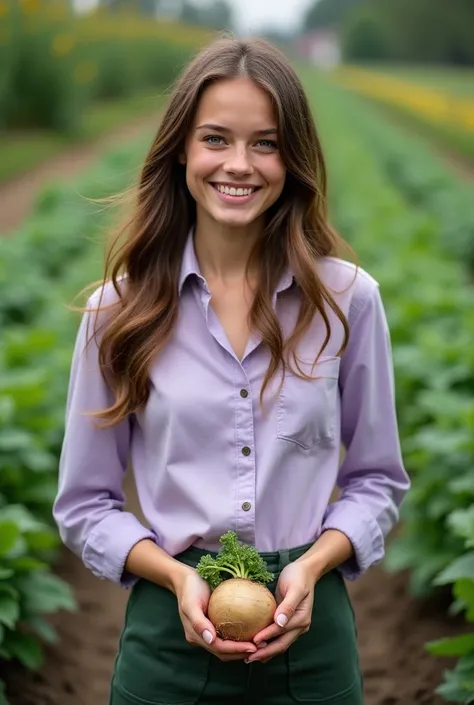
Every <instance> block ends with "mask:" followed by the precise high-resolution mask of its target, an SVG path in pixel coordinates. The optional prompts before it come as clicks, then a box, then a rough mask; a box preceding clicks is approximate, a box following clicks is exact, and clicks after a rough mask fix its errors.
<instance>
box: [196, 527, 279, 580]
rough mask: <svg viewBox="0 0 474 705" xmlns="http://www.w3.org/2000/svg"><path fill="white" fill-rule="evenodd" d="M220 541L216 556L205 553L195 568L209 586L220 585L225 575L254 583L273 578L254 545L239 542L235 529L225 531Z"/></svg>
mask: <svg viewBox="0 0 474 705" xmlns="http://www.w3.org/2000/svg"><path fill="white" fill-rule="evenodd" d="M220 543H221V544H222V548H221V550H220V551H219V553H218V554H217V556H216V558H213V557H212V556H211V555H210V554H206V555H205V556H203V557H202V558H201V560H200V561H199V563H198V565H197V568H196V570H197V572H198V574H199V575H200V576H201V577H202V578H203V579H204V580H207V582H208V583H209V585H210V586H211V588H216V587H217V586H218V585H220V583H221V582H222V581H223V580H224V579H225V577H227V578H228V577H231V578H242V579H243V580H252V581H254V582H256V583H269V582H271V581H272V580H273V577H274V576H273V575H272V573H269V572H268V570H267V567H266V564H265V561H264V560H263V558H262V557H261V556H260V554H259V553H258V552H257V550H256V549H255V548H254V546H249V545H247V544H244V543H241V542H240V541H239V540H238V537H237V534H236V533H235V531H226V533H225V534H223V535H222V536H221V538H220ZM222 574H224V575H222Z"/></svg>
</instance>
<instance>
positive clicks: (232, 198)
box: [210, 183, 260, 203]
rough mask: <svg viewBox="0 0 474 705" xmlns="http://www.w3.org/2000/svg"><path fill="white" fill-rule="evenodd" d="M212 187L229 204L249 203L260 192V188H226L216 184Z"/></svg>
mask: <svg viewBox="0 0 474 705" xmlns="http://www.w3.org/2000/svg"><path fill="white" fill-rule="evenodd" d="M210 185H211V186H212V188H213V189H214V191H216V192H217V193H218V195H219V196H220V198H221V199H222V200H224V201H226V202H227V203H247V202H248V201H249V200H251V199H252V197H253V196H254V194H255V193H256V192H257V191H259V190H260V186H246V187H244V186H226V185H224V184H215V183H214V184H212V183H211V184H210Z"/></svg>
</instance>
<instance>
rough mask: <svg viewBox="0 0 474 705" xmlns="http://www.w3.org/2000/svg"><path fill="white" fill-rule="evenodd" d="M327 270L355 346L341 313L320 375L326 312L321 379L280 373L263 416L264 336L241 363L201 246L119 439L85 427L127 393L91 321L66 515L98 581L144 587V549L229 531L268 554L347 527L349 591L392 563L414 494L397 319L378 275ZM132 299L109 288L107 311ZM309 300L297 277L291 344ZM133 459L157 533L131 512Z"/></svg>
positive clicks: (284, 320) (287, 306)
mask: <svg viewBox="0 0 474 705" xmlns="http://www.w3.org/2000/svg"><path fill="white" fill-rule="evenodd" d="M318 273H319V277H320V279H321V281H322V282H323V283H324V284H325V285H326V286H327V287H328V288H329V289H330V291H331V293H332V295H333V297H334V299H335V301H336V302H337V304H338V306H339V307H340V308H341V310H342V311H343V313H344V314H345V316H346V317H347V318H348V321H349V325H350V339H349V344H348V347H347V348H346V350H345V351H344V352H343V353H342V354H340V355H338V352H339V350H340V347H341V344H342V342H343V336H344V330H343V326H342V324H341V322H340V320H339V319H338V318H337V316H336V315H335V314H334V313H333V311H332V310H331V309H330V308H329V307H328V311H327V313H328V316H329V319H330V324H331V337H330V341H329V345H328V346H327V347H326V348H325V350H324V352H323V354H322V356H321V357H320V359H319V361H318V363H317V364H316V365H315V367H314V370H313V362H314V360H315V357H316V355H317V353H318V351H319V349H320V347H321V344H322V342H323V340H324V338H325V334H326V330H325V326H324V323H323V320H322V317H321V316H320V314H317V315H315V316H314V319H313V321H312V323H311V325H310V327H309V329H308V331H307V332H306V334H305V336H304V337H303V339H302V340H301V341H300V344H299V347H298V350H297V353H298V358H299V365H300V367H301V369H302V370H304V371H305V372H306V373H308V374H310V375H311V376H312V377H313V379H311V380H306V379H302V378H300V377H298V376H297V375H295V374H294V372H291V370H290V371H287V372H286V375H285V378H284V381H283V384H282V385H281V375H280V374H279V373H277V375H276V376H275V377H274V378H273V379H272V381H271V383H270V385H269V386H268V387H267V390H266V392H265V395H264V398H263V405H262V404H261V403H260V390H261V386H262V382H263V378H264V376H265V372H266V369H267V366H268V363H269V360H270V354H269V351H268V349H267V348H266V346H265V345H264V344H263V343H261V341H260V339H259V336H258V334H256V333H252V334H251V335H250V338H249V341H248V344H247V348H246V351H245V354H244V355H243V357H242V359H239V358H238V357H237V356H236V354H235V352H234V350H233V348H232V346H231V345H230V343H229V341H228V339H227V336H226V334H225V331H224V329H223V327H222V325H221V323H220V321H219V319H218V317H217V316H216V314H215V312H214V309H213V307H212V305H211V293H210V290H209V288H208V285H207V283H206V281H205V279H204V277H203V276H202V275H201V273H200V270H199V266H198V262H197V258H196V254H195V250H194V241H193V237H192V234H191V235H190V236H189V239H188V242H187V245H186V248H185V252H184V255H183V260H182V267H181V275H180V279H179V317H178V321H177V324H176V328H175V331H174V333H173V336H172V338H171V339H170V340H169V342H168V344H167V345H166V347H165V349H164V350H163V351H162V352H161V353H160V355H159V356H157V357H156V359H155V361H154V364H153V365H152V367H151V370H150V373H149V389H150V394H149V398H148V401H147V404H146V406H145V407H144V408H143V409H142V410H140V411H137V412H136V413H134V414H131V415H130V416H129V417H128V418H127V419H125V420H123V421H122V422H121V423H120V424H118V425H117V426H115V427H113V428H109V429H100V428H97V427H96V425H95V422H94V420H93V419H91V418H90V417H88V416H87V415H85V412H89V411H96V410H99V409H104V408H105V407H106V406H109V405H110V404H111V403H112V401H113V395H112V393H111V390H110V389H109V388H108V386H107V385H106V383H105V382H104V379H103V377H102V375H101V373H100V370H99V366H98V354H97V344H96V342H94V341H92V342H91V344H90V345H89V346H88V347H87V349H85V348H84V344H85V342H86V336H87V332H88V331H89V329H90V327H89V326H90V324H91V323H92V325H93V323H94V318H95V314H94V313H89V312H86V313H85V314H84V315H83V318H82V321H81V324H80V327H79V331H78V335H77V339H76V344H75V348H74V352H73V360H72V366H71V375H70V383H69V390H68V398H67V407H66V425H65V435H64V441H63V447H62V452H61V457H60V468H59V487H58V494H57V498H56V501H55V504H54V509H53V513H54V517H55V520H56V522H57V524H58V527H59V530H60V534H61V537H62V540H63V541H64V543H65V544H66V545H67V546H68V547H69V548H70V549H71V550H72V551H73V552H75V553H76V554H77V555H78V556H80V557H81V559H82V560H83V562H84V564H85V565H86V566H87V567H88V568H89V569H90V570H91V571H92V572H93V573H94V574H95V575H97V576H99V577H102V578H106V579H109V580H111V581H113V582H116V583H118V584H121V585H122V586H124V587H129V586H130V585H132V584H133V583H134V581H135V579H136V578H135V577H134V576H130V575H128V574H126V572H125V571H124V565H125V562H126V558H127V555H128V553H129V552H130V550H131V549H132V547H133V546H134V545H135V544H136V543H137V542H139V541H140V540H142V539H146V538H150V539H152V540H153V541H155V542H156V543H157V544H158V545H159V546H161V547H162V548H163V549H164V550H165V551H166V552H167V553H169V554H170V555H171V556H174V555H176V554H177V553H179V552H181V551H183V550H184V549H186V548H187V547H189V546H191V545H194V546H197V547H199V548H204V549H206V550H215V551H217V550H219V548H220V544H219V537H220V536H221V535H222V534H223V533H224V532H225V531H227V530H228V529H233V530H235V531H236V532H237V534H238V536H239V538H240V540H241V541H243V542H245V543H249V544H253V545H254V546H256V548H257V549H258V550H259V551H277V550H281V549H288V548H292V547H296V546H300V545H303V544H307V543H310V542H313V541H315V540H316V539H317V538H318V537H319V535H320V534H321V533H322V531H324V530H326V529H337V530H339V531H341V532H343V533H344V534H345V535H346V536H347V537H348V538H349V539H350V541H351V542H352V545H353V547H354V557H353V558H352V559H351V560H350V561H348V562H347V563H346V564H344V565H342V566H340V570H341V571H342V573H343V574H344V575H345V577H347V578H349V579H354V578H356V577H357V576H359V575H360V574H361V573H363V572H364V571H365V570H367V568H368V567H369V566H371V565H372V564H374V563H376V562H378V561H380V560H381V559H382V557H383V555H384V538H385V537H386V535H387V533H388V532H389V531H390V530H391V528H392V527H393V526H394V524H395V523H396V522H397V520H398V513H399V506H400V503H401V501H402V499H403V497H404V495H405V493H406V492H407V490H408V488H409V479H408V476H407V473H406V472H405V469H404V467H403V462H402V457H401V451H400V445H399V438H398V431H397V419H396V411H395V397H394V378H393V365H392V358H391V347H390V337H389V330H388V326H387V321H386V316H385V312H384V308H383V305H382V301H381V297H380V292H379V286H378V284H377V282H376V281H375V280H374V279H373V278H372V277H371V276H370V275H369V274H368V273H367V272H365V271H364V270H363V269H361V268H359V269H358V270H356V268H355V266H354V265H352V264H350V263H348V262H345V261H343V260H340V259H337V258H333V257H325V258H322V259H321V260H320V261H319V263H318ZM122 283H123V285H124V286H126V278H125V279H124V280H123V282H122ZM99 294H100V291H99V290H97V291H96V292H95V294H93V295H92V297H91V300H90V303H91V304H92V305H96V304H97V301H98V297H99ZM116 296H117V295H116V293H115V291H114V289H113V287H112V286H111V285H110V284H107V285H106V288H105V295H104V299H103V302H104V304H109V303H111V302H113V301H114V300H116ZM300 300H301V290H300V288H299V286H298V284H297V282H296V281H295V279H294V277H293V276H292V274H291V272H290V271H287V272H286V273H285V274H284V276H283V277H282V279H281V281H280V283H279V285H278V287H277V289H276V291H275V294H274V297H273V306H274V308H275V311H276V314H277V316H278V319H279V321H280V324H281V326H282V330H283V333H284V335H288V334H289V333H290V332H291V330H292V328H293V326H294V324H295V321H296V318H297V314H298V308H299V305H300ZM106 315H107V313H106V312H105V311H104V312H101V313H100V314H99V317H100V319H101V318H102V317H103V316H106ZM88 324H89V326H88ZM342 450H343V452H342V453H341V451H342ZM341 456H343V460H342V462H341ZM130 461H131V464H132V467H133V470H134V476H135V483H136V487H137V493H138V497H139V501H140V505H141V509H142V513H143V515H144V517H145V519H146V525H144V524H142V523H141V522H140V521H139V519H138V518H137V517H135V515H133V514H132V513H130V512H128V511H125V510H124V508H123V506H124V495H123V490H122V483H123V477H124V473H125V471H126V469H127V465H128V463H129V462H130ZM335 487H338V488H339V493H338V496H337V498H336V499H335V501H334V497H333V491H334V489H335ZM331 498H332V499H333V501H331Z"/></svg>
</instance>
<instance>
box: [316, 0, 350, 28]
mask: <svg viewBox="0 0 474 705" xmlns="http://www.w3.org/2000/svg"><path fill="white" fill-rule="evenodd" d="M361 2H362V0H317V1H316V2H314V3H313V4H312V5H311V6H310V7H309V9H308V10H307V11H306V14H305V16H304V19H303V27H304V29H305V30H306V31H311V30H314V29H316V30H319V29H328V28H329V29H338V28H339V27H340V26H341V23H342V22H343V21H344V18H345V17H346V15H347V13H348V12H349V10H351V9H352V8H353V7H355V6H357V5H359V4H360V3H361Z"/></svg>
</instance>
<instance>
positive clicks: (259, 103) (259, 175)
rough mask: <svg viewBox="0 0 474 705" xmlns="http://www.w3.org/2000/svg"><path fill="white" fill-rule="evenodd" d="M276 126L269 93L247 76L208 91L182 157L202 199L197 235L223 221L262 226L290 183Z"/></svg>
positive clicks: (224, 224)
mask: <svg viewBox="0 0 474 705" xmlns="http://www.w3.org/2000/svg"><path fill="white" fill-rule="evenodd" d="M277 125H278V117H277V115H276V114H275V110H274V107H273V105H272V102H271V100H270V97H269V95H268V93H267V92H266V91H264V90H263V89H262V88H260V87H259V86H258V85H256V84H255V83H254V82H253V81H252V80H250V79H248V78H245V77H243V78H233V79H229V80H222V81H219V82H217V83H214V84H212V85H210V86H209V87H208V88H207V89H206V90H205V91H204V92H203V95H202V97H201V100H200V103H199V106H198V109H197V111H196V115H195V117H194V121H193V125H192V128H191V131H190V134H189V135H188V138H187V139H186V147H185V153H184V155H183V157H182V163H183V164H186V165H187V169H186V184H187V186H188V189H189V192H190V193H191V195H192V196H193V198H194V200H195V201H196V204H197V223H198V228H197V238H200V237H201V235H200V233H199V230H207V229H208V228H209V227H213V228H215V227H216V226H218V225H219V226H220V227H221V228H222V227H223V228H226V227H227V228H228V227H232V228H242V227H246V228H249V227H250V226H251V229H252V231H253V233H258V232H261V231H263V229H264V220H265V213H266V212H267V211H268V209H269V208H270V207H271V206H273V204H274V203H275V202H276V201H277V199H278V198H279V197H280V195H281V193H282V191H283V188H284V185H285V177H286V167H285V164H284V163H283V160H282V157H281V154H280V151H279V149H278V143H277V141H276V137H277V135H278V129H277ZM270 136H272V137H273V140H270V139H269V137H270ZM211 221H212V226H211ZM246 240H247V241H248V242H249V243H251V242H252V241H254V240H255V236H254V235H251V234H250V233H249V235H248V237H247V238H246ZM246 254H247V256H248V253H246Z"/></svg>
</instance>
